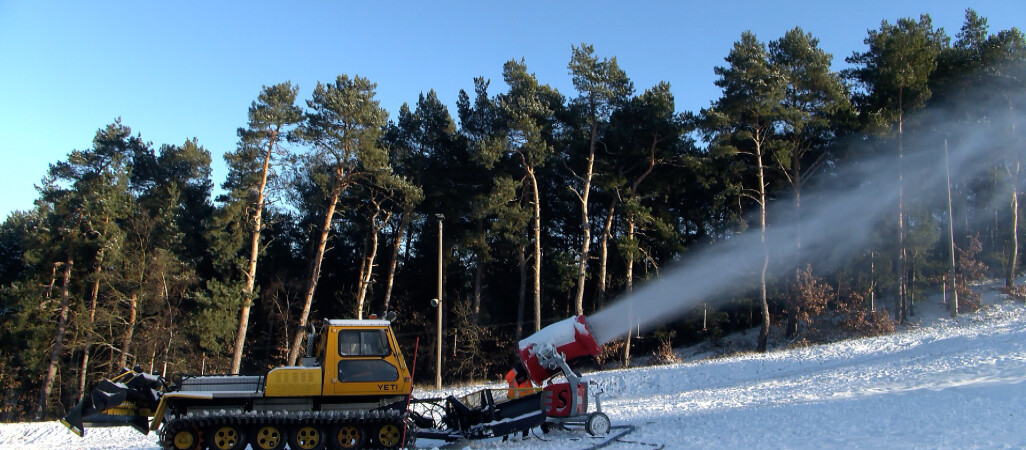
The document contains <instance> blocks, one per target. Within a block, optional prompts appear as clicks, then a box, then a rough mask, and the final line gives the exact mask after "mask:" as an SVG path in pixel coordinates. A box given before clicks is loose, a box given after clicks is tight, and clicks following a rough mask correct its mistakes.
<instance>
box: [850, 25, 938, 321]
mask: <svg viewBox="0 0 1026 450" xmlns="http://www.w3.org/2000/svg"><path fill="white" fill-rule="evenodd" d="M864 42H865V44H866V45H867V46H869V48H868V49H867V50H866V51H865V52H862V53H859V52H856V53H854V54H853V55H852V56H851V57H849V58H847V59H846V61H847V62H848V63H850V64H854V65H855V66H856V67H855V68H853V69H848V70H847V71H846V75H847V76H848V77H849V78H850V79H852V80H854V81H855V82H856V83H858V85H859V86H860V87H861V91H858V92H856V94H855V96H854V102H855V104H856V105H857V106H858V109H859V110H860V114H861V116H862V117H861V118H862V120H863V124H864V126H865V127H866V128H867V129H868V130H870V131H871V132H873V131H874V130H876V132H880V131H881V130H882V131H883V132H885V133H888V134H889V133H892V132H893V133H896V134H897V153H898V172H899V175H898V221H897V223H898V252H899V253H898V258H897V259H898V265H897V267H898V293H897V295H896V296H895V311H894V317H895V320H896V321H897V322H898V323H902V322H904V320H905V315H906V313H907V311H908V308H909V305H908V301H907V298H906V297H907V292H906V291H907V285H908V273H907V268H906V259H907V253H906V249H905V224H906V218H905V215H906V213H905V204H904V167H903V165H902V161H903V156H904V144H903V139H904V130H905V120H906V117H907V113H908V112H911V111H914V110H917V109H919V108H922V107H923V106H924V105H925V104H926V100H927V99H929V98H930V95H931V91H930V87H929V85H928V80H929V76H930V74H931V73H932V72H933V70H934V69H935V68H936V67H937V56H938V55H939V54H940V52H941V50H942V49H943V48H944V47H946V46H947V45H948V38H947V36H946V35H945V34H944V30H942V29H936V30H935V29H934V28H933V23H932V21H931V20H930V16H928V15H925V14H924V15H922V16H920V18H919V21H915V20H913V19H911V18H902V19H899V20H898V21H897V23H895V24H894V25H891V24H890V23H888V22H887V21H886V20H885V21H883V22H882V23H881V24H880V29H879V30H870V31H869V36H868V37H866V39H865V40H864ZM892 127H894V129H893V130H892Z"/></svg>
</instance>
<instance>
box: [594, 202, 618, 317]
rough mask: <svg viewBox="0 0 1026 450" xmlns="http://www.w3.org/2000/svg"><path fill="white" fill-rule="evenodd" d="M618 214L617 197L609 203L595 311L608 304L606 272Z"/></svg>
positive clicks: (603, 235)
mask: <svg viewBox="0 0 1026 450" xmlns="http://www.w3.org/2000/svg"><path fill="white" fill-rule="evenodd" d="M615 212H616V197H613V200H612V201H610V202H609V213H608V215H607V216H606V223H605V225H603V227H602V240H601V242H602V245H601V249H600V251H599V269H598V272H599V273H598V295H596V297H597V299H596V301H597V303H598V304H597V305H596V306H595V309H596V310H598V309H601V308H602V307H603V306H605V304H606V278H607V277H608V276H607V275H606V271H607V270H608V264H609V239H610V238H611V237H612V235H613V216H614V213H615Z"/></svg>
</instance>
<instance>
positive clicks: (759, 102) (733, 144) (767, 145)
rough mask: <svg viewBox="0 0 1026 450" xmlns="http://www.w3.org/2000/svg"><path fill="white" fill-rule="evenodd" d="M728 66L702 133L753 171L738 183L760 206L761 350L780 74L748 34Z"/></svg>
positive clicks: (766, 321)
mask: <svg viewBox="0 0 1026 450" xmlns="http://www.w3.org/2000/svg"><path fill="white" fill-rule="evenodd" d="M726 61H727V63H728V66H727V67H716V69H715V71H716V74H717V76H718V77H719V78H718V79H717V80H716V85H717V86H719V87H720V88H721V89H723V95H722V97H720V98H719V100H717V101H715V102H714V103H713V106H712V108H710V109H709V110H706V111H704V115H705V116H706V118H707V124H706V127H707V133H708V135H709V137H710V138H711V142H712V145H714V146H716V147H717V148H719V149H720V151H724V152H727V153H729V154H736V155H739V156H742V157H745V158H746V159H747V158H751V159H752V160H754V161H751V162H753V163H754V166H748V167H749V168H750V170H752V171H753V172H754V176H755V180H754V187H753V186H751V184H749V185H748V186H745V185H744V183H745V182H742V183H743V184H742V186H741V194H742V195H743V196H744V197H746V198H749V199H751V200H753V201H754V202H755V203H756V204H757V205H758V206H759V232H760V245H761V247H762V270H761V271H760V276H759V299H760V303H761V305H762V328H761V329H760V331H759V342H758V347H757V349H758V351H760V352H764V351H766V340H767V338H768V336H769V328H770V311H769V300H768V299H767V293H766V283H767V280H766V272H767V269H768V268H769V257H770V255H769V251H768V250H767V247H766V206H767V203H766V202H767V189H768V187H769V181H768V180H767V173H766V164H767V163H768V162H769V160H768V157H769V155H770V154H771V152H772V150H773V148H772V142H773V137H774V133H775V132H776V129H777V124H778V123H779V121H780V115H781V110H780V109H781V107H780V105H781V103H782V101H783V99H784V95H785V93H786V84H785V79H784V77H783V75H782V74H781V73H780V71H779V70H778V69H777V68H776V67H775V66H773V65H772V64H771V62H770V61H769V53H768V52H767V50H766V46H765V44H763V43H761V42H759V41H758V39H756V37H755V35H754V34H752V33H751V32H748V31H746V32H744V33H742V34H741V40H740V41H738V42H735V43H734V47H733V48H732V49H731V51H730V54H729V55H728V56H727V58H726Z"/></svg>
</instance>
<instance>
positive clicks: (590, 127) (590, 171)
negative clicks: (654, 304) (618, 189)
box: [569, 44, 634, 315]
mask: <svg viewBox="0 0 1026 450" xmlns="http://www.w3.org/2000/svg"><path fill="white" fill-rule="evenodd" d="M569 69H570V75H571V76H572V77H573V83H574V87H575V88H576V89H577V92H578V97H577V98H576V99H574V101H573V102H572V103H573V105H572V107H573V109H574V111H575V112H576V113H577V114H578V115H580V116H581V120H580V122H581V125H582V126H583V128H586V131H583V133H581V134H583V136H582V137H585V138H586V139H587V142H588V145H587V153H586V156H585V158H584V164H583V169H582V170H580V173H578V172H577V171H574V170H573V169H571V174H572V176H573V180H574V184H572V185H571V186H569V188H570V190H571V191H572V192H573V193H574V195H575V197H576V198H577V201H578V202H579V203H580V209H581V250H580V253H579V254H578V261H577V293H576V294H575V295H574V308H575V310H576V313H577V314H578V315H581V314H584V287H585V280H586V279H587V275H588V259H589V257H590V255H589V252H590V248H591V240H592V238H591V220H590V216H589V214H588V206H589V201H590V200H589V198H590V196H591V191H592V179H593V178H594V176H595V156H596V154H597V151H598V146H599V144H600V143H599V141H598V140H599V136H600V134H601V133H603V132H604V128H605V127H606V126H608V122H609V116H610V115H611V114H612V113H613V110H614V109H615V108H616V106H617V105H619V104H621V103H623V102H625V101H626V99H627V97H628V96H630V95H631V94H632V93H633V92H632V91H633V90H634V87H633V85H632V84H631V82H630V80H629V79H628V78H627V75H626V74H625V73H624V72H623V70H621V69H620V66H619V65H618V64H617V63H616V58H615V57H613V58H607V59H599V57H598V56H596V55H595V49H594V48H593V47H592V46H591V45H588V44H581V46H580V47H579V48H578V47H573V55H572V56H571V58H570V64H569ZM571 158H572V159H576V155H572V156H571ZM574 162H575V164H574V165H573V166H574V167H578V164H576V161H574ZM575 185H576V186H575Z"/></svg>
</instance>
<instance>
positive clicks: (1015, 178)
mask: <svg viewBox="0 0 1026 450" xmlns="http://www.w3.org/2000/svg"><path fill="white" fill-rule="evenodd" d="M1009 109H1012V107H1011V106H1009ZM1012 112H1013V113H1014V110H1013V111H1012ZM1015 131H1016V130H1015V123H1014V122H1013V123H1012V139H1013V141H1014V140H1015V138H1016V136H1015V134H1016V133H1015ZM1014 164H1015V169H1014V170H1013V171H1012V257H1011V258H1010V259H1009V264H1008V278H1006V279H1005V286H1007V287H1008V288H1009V289H1011V288H1014V287H1015V277H1016V275H1017V272H1018V269H1019V169H1020V164H1021V161H1020V160H1019V152H1018V151H1016V152H1015V160H1014Z"/></svg>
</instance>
